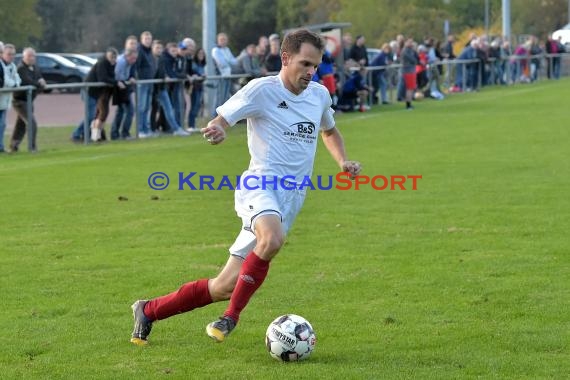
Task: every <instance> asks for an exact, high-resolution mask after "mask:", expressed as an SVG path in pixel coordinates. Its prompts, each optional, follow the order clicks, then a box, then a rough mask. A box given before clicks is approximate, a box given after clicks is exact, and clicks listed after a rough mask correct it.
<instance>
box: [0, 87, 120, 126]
mask: <svg viewBox="0 0 570 380" xmlns="http://www.w3.org/2000/svg"><path fill="white" fill-rule="evenodd" d="M34 107H35V115H36V120H37V121H38V125H39V126H40V127H62V126H70V125H77V124H79V122H80V120H81V119H82V118H83V113H84V106H83V102H82V101H81V96H80V95H79V94H58V93H52V94H40V95H38V97H37V98H36V101H35V102H34ZM114 108H115V107H111V111H110V113H109V117H108V118H107V123H110V122H111V121H112V120H113V117H114V116H115V109H114ZM6 121H7V125H6V127H7V129H9V130H12V128H14V123H15V122H16V115H15V112H14V110H10V111H9V112H8V117H7V120H6Z"/></svg>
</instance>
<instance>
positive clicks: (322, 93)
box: [305, 81, 331, 102]
mask: <svg viewBox="0 0 570 380" xmlns="http://www.w3.org/2000/svg"><path fill="white" fill-rule="evenodd" d="M305 91H308V92H309V93H310V94H312V95H313V96H318V97H319V98H321V99H323V100H324V101H325V102H327V101H328V100H329V99H330V97H331V95H330V94H329V90H328V89H327V88H326V87H325V86H323V85H322V84H320V83H319V82H315V81H311V82H310V83H309V86H308V87H307V88H306V89H305Z"/></svg>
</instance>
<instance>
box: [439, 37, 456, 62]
mask: <svg viewBox="0 0 570 380" xmlns="http://www.w3.org/2000/svg"><path fill="white" fill-rule="evenodd" d="M453 44H455V36H454V35H453V34H450V35H449V36H447V42H446V43H445V46H444V47H443V49H442V52H441V53H442V55H443V58H446V59H449V60H452V59H455V58H456V57H455V53H454V52H453Z"/></svg>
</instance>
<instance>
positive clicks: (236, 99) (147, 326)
mask: <svg viewBox="0 0 570 380" xmlns="http://www.w3.org/2000/svg"><path fill="white" fill-rule="evenodd" d="M323 48H324V45H323V41H322V39H321V38H320V37H319V35H318V34H315V33H313V32H310V31H308V30H304V29H302V30H298V31H295V32H291V33H289V34H288V35H287V36H286V37H285V39H284V40H283V43H282V45H281V60H282V63H283V65H282V69H281V71H280V72H279V75H276V76H270V77H265V78H260V79H256V80H252V81H251V82H250V83H248V84H247V85H246V86H245V87H244V88H242V89H241V90H240V91H238V92H237V93H236V94H235V95H234V96H233V97H231V98H230V99H229V100H228V101H227V102H226V103H225V104H223V105H222V106H220V107H218V108H217V113H218V116H217V117H215V118H214V119H213V120H211V121H210V122H209V123H208V125H207V126H206V128H203V129H202V133H203V134H204V137H205V138H206V139H207V140H208V141H209V142H210V143H211V144H213V145H217V144H219V143H221V142H222V141H223V140H224V139H225V137H226V133H225V129H227V128H229V127H230V126H233V125H234V124H236V123H237V122H238V121H239V120H242V119H247V136H248V148H249V153H250V155H251V161H250V165H249V168H248V169H247V170H246V171H245V173H244V174H243V175H242V176H241V178H242V179H243V178H245V177H248V176H249V177H250V180H248V183H247V186H244V184H242V186H240V188H239V189H236V191H235V208H236V212H237V214H238V216H239V217H240V218H241V219H242V223H243V225H242V229H241V231H240V233H239V235H238V237H237V239H236V240H235V243H234V244H233V245H232V246H231V247H230V249H229V251H230V256H229V259H228V261H227V263H226V265H225V267H224V268H223V269H222V271H221V272H220V273H219V274H218V275H217V276H216V277H214V278H212V279H200V280H196V281H192V282H189V283H186V284H184V285H182V287H180V289H178V290H177V291H175V292H173V293H170V294H167V295H165V296H162V297H158V298H155V299H152V300H150V301H146V300H139V301H136V302H135V303H134V304H133V306H132V308H133V314H134V319H135V326H134V331H133V333H132V337H131V342H133V343H134V344H137V345H145V344H147V338H148V335H149V334H150V331H151V328H152V323H153V322H154V321H158V320H162V319H165V318H168V317H170V316H173V315H176V314H180V313H184V312H188V311H190V310H193V309H196V308H199V307H203V306H206V305H208V304H210V303H212V302H218V301H224V300H228V299H229V300H230V302H229V305H228V307H227V309H226V311H225V313H224V315H223V316H221V317H220V318H219V319H217V320H216V321H214V322H212V323H210V324H209V325H207V326H206V333H207V334H208V335H209V336H210V337H211V338H213V339H214V340H215V341H216V342H223V341H224V339H225V338H226V337H227V335H228V334H229V333H230V332H231V331H232V330H233V329H234V327H235V326H236V324H237V323H238V320H239V317H240V313H241V311H242V310H243V309H244V308H245V306H246V305H247V303H248V302H249V300H250V298H251V296H252V295H253V294H254V293H255V291H256V290H257V289H258V288H259V287H260V286H261V284H262V283H263V281H264V279H265V276H266V275H267V272H268V270H269V263H270V261H271V259H273V257H275V255H276V254H277V253H278V252H279V249H280V248H281V247H282V246H283V243H284V241H285V235H286V234H287V232H288V231H289V229H290V228H291V225H292V224H293V221H294V220H295V217H296V216H297V214H298V212H299V210H300V209H301V206H302V204H303V201H304V199H305V192H306V191H305V190H304V189H299V187H300V186H295V184H297V185H299V184H300V181H302V179H303V178H304V177H305V176H310V175H311V173H312V170H313V163H314V159H315V152H316V148H317V137H318V134H319V132H320V134H321V136H322V139H323V142H324V145H325V147H326V148H327V150H328V151H329V152H330V154H331V156H332V157H333V159H334V160H335V161H336V162H337V163H338V165H339V167H340V168H341V170H342V171H344V172H348V173H349V174H351V175H352V176H353V177H354V176H356V175H358V173H359V172H360V164H359V163H358V162H355V161H349V160H348V159H347V157H346V152H345V149H344V143H343V139H342V136H341V134H340V133H339V131H338V130H337V128H336V127H335V121H334V118H333V112H334V111H333V110H332V109H331V108H330V106H331V98H330V95H329V93H328V90H327V89H326V88H325V87H324V86H322V85H320V84H318V83H316V82H313V81H311V78H312V77H313V74H314V73H315V70H316V69H317V66H318V65H319V63H320V62H321V57H322V54H323ZM254 176H255V177H257V178H259V181H258V182H257V183H256V182H255V178H253V177H254ZM252 178H253V180H252ZM275 178H277V180H275ZM284 178H285V179H286V186H281V185H284V184H285V183H284V181H283V179H284ZM291 188H293V189H291Z"/></svg>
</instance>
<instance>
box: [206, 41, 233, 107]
mask: <svg viewBox="0 0 570 380" xmlns="http://www.w3.org/2000/svg"><path fill="white" fill-rule="evenodd" d="M217 43H218V44H217V45H216V47H214V48H213V49H212V59H213V60H214V63H215V65H216V70H217V74H218V75H221V76H222V79H220V80H218V91H217V94H216V101H215V102H214V105H215V108H218V107H219V106H221V105H222V104H224V103H225V102H226V100H228V99H229V98H230V95H231V86H232V80H231V78H224V77H229V76H230V75H231V74H232V66H236V65H237V60H236V58H235V57H234V55H233V54H232V52H231V50H230V48H229V47H228V35H227V34H226V33H219V34H218V37H217ZM215 108H214V112H212V113H213V114H215V113H216V112H215ZM214 116H215V115H214Z"/></svg>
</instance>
